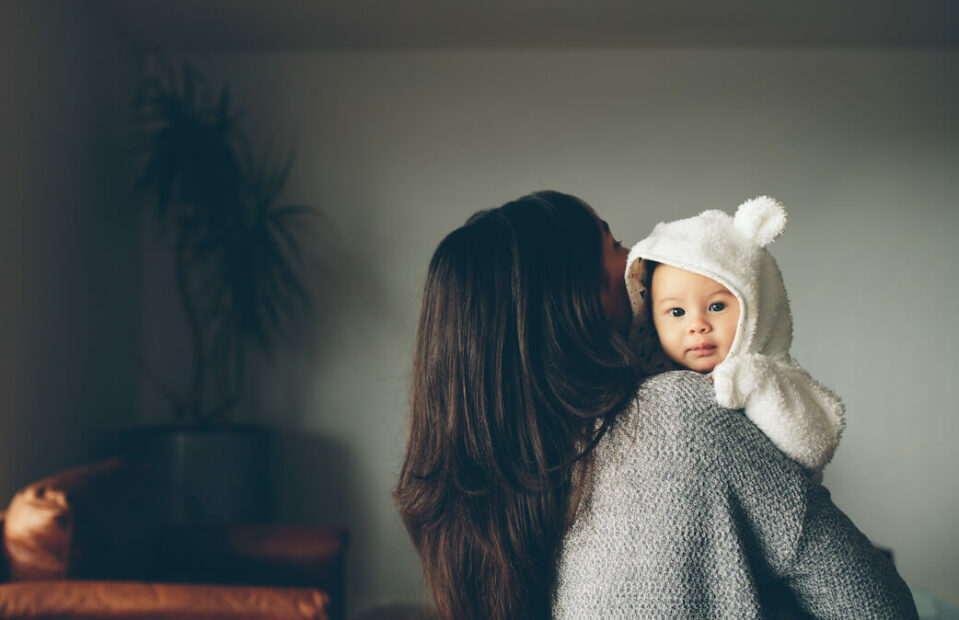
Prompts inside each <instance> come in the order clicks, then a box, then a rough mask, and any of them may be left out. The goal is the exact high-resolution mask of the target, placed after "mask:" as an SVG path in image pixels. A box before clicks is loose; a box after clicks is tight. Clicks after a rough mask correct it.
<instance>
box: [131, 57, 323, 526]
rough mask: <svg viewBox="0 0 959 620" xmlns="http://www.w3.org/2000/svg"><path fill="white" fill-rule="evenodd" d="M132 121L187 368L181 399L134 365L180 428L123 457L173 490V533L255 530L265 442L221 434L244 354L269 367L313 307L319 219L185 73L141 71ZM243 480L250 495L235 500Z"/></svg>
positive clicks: (145, 438)
mask: <svg viewBox="0 0 959 620" xmlns="http://www.w3.org/2000/svg"><path fill="white" fill-rule="evenodd" d="M134 109H135V112H136V120H137V135H138V138H139V140H140V144H139V146H140V148H142V159H141V166H142V167H141V168H140V175H139V179H138V181H137V189H138V192H139V195H140V197H141V199H142V203H143V204H144V206H145V207H146V208H148V209H150V210H151V211H152V214H153V216H154V217H155V221H156V223H157V225H158V226H159V230H160V233H161V238H162V240H163V241H165V242H166V243H168V244H169V245H170V247H171V249H172V254H173V263H174V264H173V265H172V269H173V271H174V275H175V286H176V293H177V296H178V299H179V302H180V306H181V308H182V310H183V313H184V317H185V319H186V321H185V322H186V326H187V331H188V337H189V343H190V351H191V355H190V360H189V368H190V379H189V384H188V386H187V387H186V389H185V390H181V391H178V390H176V389H174V388H173V387H171V386H170V385H169V384H168V383H165V382H164V381H163V380H162V379H161V378H160V377H159V376H158V374H157V373H155V372H153V371H152V370H151V369H150V367H149V365H148V364H146V362H145V361H144V360H141V362H143V364H142V365H143V368H144V372H145V376H146V377H147V378H148V379H149V381H150V382H151V383H152V384H153V385H154V386H155V387H156V388H157V389H158V390H159V391H160V392H161V393H162V394H163V395H164V397H165V398H166V400H167V401H168V402H169V404H170V407H171V413H172V417H173V419H174V420H175V421H176V423H177V424H176V425H173V426H170V427H164V428H152V429H148V430H146V431H143V432H140V433H139V439H138V440H137V441H132V442H129V446H130V448H131V450H132V451H135V452H136V453H137V455H138V456H140V457H141V458H146V459H148V460H151V459H152V461H153V463H154V464H158V465H157V469H159V470H161V473H162V474H163V475H164V477H165V478H169V480H170V484H171V485H172V486H173V488H172V491H171V492H172V493H173V494H174V497H173V498H172V502H173V504H174V505H175V509H174V510H173V515H172V517H173V518H174V519H175V520H205V519H218V518H224V516H225V515H226V514H229V513H234V512H236V511H241V512H243V511H246V512H248V513H250V514H247V515H245V516H241V518H244V519H245V520H260V519H264V518H266V517H267V516H268V515H266V514H265V512H264V506H265V505H266V504H267V502H266V501H265V499H266V498H265V497H256V496H257V495H262V494H263V493H265V489H266V485H267V484H268V480H267V473H266V472H267V471H268V469H269V468H268V461H269V455H268V453H267V449H266V445H267V439H266V432H265V429H263V428H262V427H249V426H241V425H236V424H230V420H231V413H232V412H233V411H234V409H235V407H236V405H237V402H238V401H239V400H240V397H241V395H242V392H243V387H244V385H245V383H246V379H247V376H246V375H247V367H248V366H247V362H248V358H249V357H250V356H249V354H250V352H251V350H256V351H257V352H258V353H260V354H262V355H265V356H266V357H269V356H270V354H271V353H272V352H273V349H274V346H275V345H276V343H277V341H278V339H279V338H280V337H281V336H283V335H284V334H285V333H287V332H288V330H289V329H290V327H291V326H292V325H293V324H294V320H295V319H296V318H297V317H298V316H299V315H300V314H301V313H302V312H303V311H304V310H306V309H308V308H309V306H310V302H311V296H310V294H309V291H308V288H307V286H306V285H305V282H304V278H303V271H302V252H301V249H302V247H301V246H302V238H301V233H302V232H303V225H304V224H306V223H307V221H306V220H307V219H309V218H312V217H313V216H314V215H315V211H314V210H312V209H310V208H308V207H305V206H300V205H286V204H280V203H279V202H278V199H279V197H280V194H281V193H282V191H283V188H284V186H285V183H286V181H287V179H288V177H289V174H290V170H291V168H292V165H293V160H294V158H293V155H292V154H289V155H286V156H284V157H281V158H276V157H272V156H270V155H269V154H267V155H265V156H257V155H256V154H255V153H254V151H253V149H252V148H251V145H250V142H249V140H248V139H247V138H246V136H245V134H244V132H243V130H242V127H241V125H240V120H241V114H240V113H239V112H238V111H237V110H236V109H235V107H234V105H233V101H232V100H231V97H230V92H229V89H228V88H227V87H226V86H223V87H221V88H220V89H218V90H217V91H215V92H214V89H211V88H210V87H209V86H208V84H207V82H206V80H205V79H204V78H203V77H202V76H201V75H200V74H199V73H198V72H197V71H196V70H195V69H194V68H193V67H192V66H191V65H190V64H187V63H183V64H179V65H169V64H163V65H161V66H160V67H159V68H158V69H156V70H154V71H150V72H148V73H147V75H146V76H145V77H144V78H143V80H142V82H141V84H140V86H139V88H138V91H137V95H136V97H135V100H134ZM226 461H231V462H230V463H227V462H226ZM204 478H210V480H209V481H208V484H207V485H203V484H202V481H203V479H204ZM241 481H246V482H249V483H250V484H251V485H252V486H253V487H259V490H257V488H253V489H248V490H246V491H243V490H238V489H237V488H236V487H237V485H238V484H240V483H241ZM191 485H192V487H191ZM224 485H225V486H224ZM204 486H207V487H208V488H202V487H204ZM194 487H195V488H194ZM191 488H192V490H191ZM211 493H213V494H217V493H219V494H220V495H224V494H227V495H231V494H232V495H231V497H232V496H237V497H233V498H232V499H231V497H219V498H217V497H211V496H210V494H211ZM240 495H243V497H239V496H240ZM237 498H239V499H237ZM204 503H205V505H204ZM231 503H232V504H234V505H233V506H230V505H229V504H231ZM237 503H239V504H249V505H248V506H246V507H245V508H244V507H238V506H236V505H235V504H237ZM251 511H252V512H251ZM204 513H206V514H204ZM210 513H218V514H210Z"/></svg>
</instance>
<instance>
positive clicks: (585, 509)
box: [553, 371, 917, 620]
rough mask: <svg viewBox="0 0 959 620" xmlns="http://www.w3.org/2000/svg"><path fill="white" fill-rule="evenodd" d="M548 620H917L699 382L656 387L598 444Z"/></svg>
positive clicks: (764, 446) (758, 437)
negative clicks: (822, 619) (670, 619)
mask: <svg viewBox="0 0 959 620" xmlns="http://www.w3.org/2000/svg"><path fill="white" fill-rule="evenodd" d="M592 459H593V460H592V464H591V465H590V468H589V475H588V476H587V477H586V480H585V482H584V483H585V484H587V488H588V489H589V492H588V494H587V498H586V499H585V500H584V502H583V504H582V505H581V507H580V510H579V512H578V513H577V516H576V519H575V521H574V523H573V525H572V526H571V528H570V530H569V531H568V532H567V534H566V537H565V539H564V541H563V545H562V548H561V551H560V557H559V561H558V565H557V577H556V587H555V590H554V596H553V618H554V619H556V620H587V619H590V618H597V619H598V618H602V619H604V620H605V619H615V618H736V619H748V618H805V617H810V616H811V617H814V618H889V619H896V620H904V619H905V620H908V619H910V618H917V614H916V609H915V605H914V603H913V600H912V597H911V595H910V593H909V589H908V588H907V586H906V584H905V583H904V582H903V580H902V579H901V578H900V577H899V575H898V573H897V572H896V569H895V568H894V567H893V565H892V564H891V563H890V562H889V561H888V560H887V559H886V558H885V557H884V556H883V555H882V554H880V553H878V552H877V551H876V550H875V548H874V547H873V546H872V544H870V542H869V540H868V539H867V538H866V537H865V536H864V535H863V534H862V533H861V532H860V531H859V530H858V529H857V528H856V527H855V525H853V524H852V522H851V521H850V520H849V518H848V517H846V515H845V514H843V513H842V512H841V511H840V510H839V509H838V508H836V506H835V505H834V504H833V503H832V501H831V500H830V496H829V492H828V491H827V490H826V489H825V488H824V487H822V486H821V485H819V484H817V483H815V482H813V481H812V480H810V478H809V477H808V476H807V475H806V474H805V473H804V472H803V470H802V467H801V466H800V465H799V464H798V463H796V462H795V461H793V460H790V459H789V458H787V457H785V456H784V455H783V454H782V452H780V451H779V450H778V449H777V448H776V447H775V446H774V445H773V443H772V442H771V441H770V440H769V438H768V437H766V436H765V435H764V434H763V433H762V432H760V431H759V430H758V429H757V428H756V426H755V425H754V424H753V423H752V422H750V421H749V419H748V418H746V416H744V415H743V413H742V411H734V410H729V409H724V408H722V407H720V406H719V405H718V404H716V398H715V391H714V390H713V386H712V384H711V382H710V379H709V378H708V377H706V376H703V375H700V374H698V373H695V372H690V371H676V372H668V373H664V374H661V375H658V376H655V377H652V378H650V379H648V380H646V381H645V382H644V384H643V385H642V386H641V387H640V390H639V392H638V394H637V397H636V399H635V400H634V402H633V404H632V406H631V407H630V408H629V409H628V410H627V411H624V412H623V413H622V414H621V415H620V417H619V418H618V420H617V421H616V423H615V424H614V425H613V426H612V428H611V429H610V431H609V432H608V433H607V434H606V436H605V437H603V438H602V440H601V441H600V442H599V444H597V446H596V448H595V450H594V453H593V456H592Z"/></svg>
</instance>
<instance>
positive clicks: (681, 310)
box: [669, 308, 686, 317]
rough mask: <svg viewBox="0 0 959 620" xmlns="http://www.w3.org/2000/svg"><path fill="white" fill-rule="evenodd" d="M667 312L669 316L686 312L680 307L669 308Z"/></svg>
mask: <svg viewBox="0 0 959 620" xmlns="http://www.w3.org/2000/svg"><path fill="white" fill-rule="evenodd" d="M669 314H670V316H675V317H681V316H683V315H684V314H686V311H685V310H683V309H682V308H670V310H669Z"/></svg>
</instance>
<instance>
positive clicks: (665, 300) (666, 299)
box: [656, 297, 683, 306]
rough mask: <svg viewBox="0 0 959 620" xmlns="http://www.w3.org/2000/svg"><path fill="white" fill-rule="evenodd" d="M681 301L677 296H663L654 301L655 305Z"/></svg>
mask: <svg viewBox="0 0 959 620" xmlns="http://www.w3.org/2000/svg"><path fill="white" fill-rule="evenodd" d="M682 301H683V300H682V299H680V298H679V297H663V298H662V299H660V300H659V301H657V302H656V305H657V306H661V305H663V304H665V303H681V302H682Z"/></svg>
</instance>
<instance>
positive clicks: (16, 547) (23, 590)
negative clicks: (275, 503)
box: [0, 460, 347, 620]
mask: <svg viewBox="0 0 959 620" xmlns="http://www.w3.org/2000/svg"><path fill="white" fill-rule="evenodd" d="M142 482H143V479H142V477H140V476H139V475H138V473H137V472H136V470H135V469H134V468H131V466H130V464H129V463H126V462H124V461H121V460H113V461H108V462H105V463H99V464H95V465H89V466H85V467H81V468H77V469H74V470H68V471H66V472H63V473H61V474H58V475H55V476H52V477H50V478H47V479H44V480H41V481H39V482H36V483H34V484H31V485H30V486H28V487H26V488H25V489H23V490H22V491H20V492H19V493H17V495H16V496H15V497H14V499H13V501H11V503H10V506H9V508H8V510H7V511H6V513H5V514H0V531H2V533H3V536H2V542H3V545H2V546H3V553H2V557H0V618H30V619H41V618H87V619H89V618H111V619H114V618H150V619H151V620H159V619H166V618H169V619H171V620H172V619H173V618H177V619H180V618H208V619H214V618H215V619H217V620H225V619H228V618H264V619H271V618H276V619H281V618H284V619H285V618H290V619H293V618H314V619H321V620H327V619H329V620H340V619H341V618H342V616H343V554H344V550H345V546H346V542H347V533H346V531H345V530H344V529H342V528H334V527H321V526H272V525H196V526H184V525H180V526H172V525H167V524H161V523H156V522H154V521H153V520H152V518H151V513H150V502H149V490H148V489H149V487H148V486H144V485H143V484H142Z"/></svg>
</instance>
